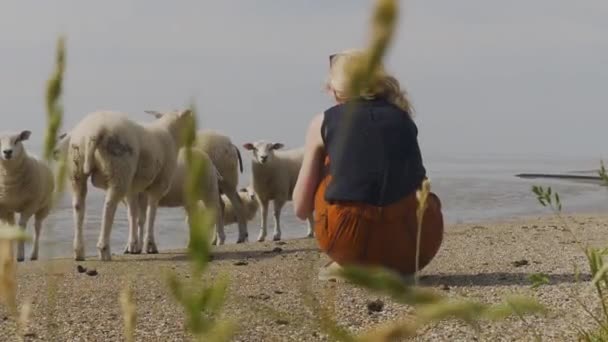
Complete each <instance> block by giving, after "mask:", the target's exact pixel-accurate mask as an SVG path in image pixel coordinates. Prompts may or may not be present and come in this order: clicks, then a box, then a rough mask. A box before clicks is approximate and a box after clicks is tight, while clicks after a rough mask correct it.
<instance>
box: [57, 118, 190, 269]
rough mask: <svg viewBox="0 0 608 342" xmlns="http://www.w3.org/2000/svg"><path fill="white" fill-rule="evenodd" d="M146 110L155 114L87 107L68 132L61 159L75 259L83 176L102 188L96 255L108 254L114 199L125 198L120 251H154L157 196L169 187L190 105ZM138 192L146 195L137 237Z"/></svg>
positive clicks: (79, 248)
mask: <svg viewBox="0 0 608 342" xmlns="http://www.w3.org/2000/svg"><path fill="white" fill-rule="evenodd" d="M147 112H148V113H150V114H152V115H154V116H155V117H156V118H157V120H155V121H153V122H150V123H145V124H139V123H136V122H134V121H131V120H130V119H129V118H128V117H127V115H126V114H124V113H120V112H113V111H96V112H92V113H90V114H88V115H87V116H85V118H83V119H82V120H81V121H80V122H79V123H78V124H77V125H76V126H75V127H74V129H73V130H72V131H71V132H70V134H69V147H68V151H67V153H68V156H67V157H68V158H67V160H68V163H70V164H69V167H68V176H69V180H70V183H71V186H72V193H73V195H72V204H73V212H74V223H75V229H74V259H75V260H84V256H85V252H84V244H83V232H82V225H83V221H84V211H85V200H86V195H87V180H88V178H89V177H91V182H92V183H93V185H94V186H96V187H99V188H101V189H105V190H106V196H105V203H104V208H103V217H102V222H101V230H100V234H99V239H98V242H97V249H98V254H99V258H100V260H102V261H109V260H111V251H110V233H111V229H112V224H113V221H114V215H115V213H116V208H117V205H118V202H119V201H121V200H123V199H125V198H126V202H127V207H128V214H129V238H128V242H127V246H126V248H125V252H128V253H141V251H142V249H143V250H145V251H146V252H147V253H158V248H157V246H156V242H155V238H154V220H155V217H156V210H157V207H158V202H159V201H160V199H161V198H162V197H163V196H164V195H165V194H166V193H167V192H168V191H169V188H170V185H171V180H172V177H173V173H174V172H175V168H176V165H177V154H178V149H179V147H181V142H182V139H181V132H182V130H183V129H185V128H186V127H187V126H188V125H189V124H192V122H193V114H192V111H191V110H183V111H173V112H169V113H159V112H155V111H147ZM64 139H65V137H64ZM60 149H61V146H60ZM140 192H145V194H146V197H147V212H146V227H145V228H146V229H145V235H144V237H143V243H142V239H141V238H140V237H139V236H138V232H137V222H138V219H139V218H138V217H139V210H138V205H139V193H140Z"/></svg>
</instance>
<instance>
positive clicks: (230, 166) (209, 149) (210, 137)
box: [196, 130, 249, 243]
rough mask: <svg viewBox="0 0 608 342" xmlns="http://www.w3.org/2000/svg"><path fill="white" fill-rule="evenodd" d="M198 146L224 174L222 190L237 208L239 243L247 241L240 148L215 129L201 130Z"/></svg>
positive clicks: (221, 173) (197, 141)
mask: <svg viewBox="0 0 608 342" xmlns="http://www.w3.org/2000/svg"><path fill="white" fill-rule="evenodd" d="M196 147H197V148H199V149H201V150H203V151H205V152H206V153H207V154H208V155H209V158H211V161H212V162H213V164H214V165H215V167H217V169H218V171H219V173H220V175H222V180H221V181H220V192H221V193H222V194H224V195H226V197H227V198H228V199H229V200H230V202H231V203H232V205H233V206H234V208H235V209H236V210H235V212H236V215H237V222H238V225H239V236H238V239H237V243H242V242H245V241H247V238H248V235H249V234H248V233H247V218H246V213H245V208H244V207H243V203H242V201H241V198H240V196H239V195H238V192H237V186H238V182H239V180H238V176H239V168H240V171H241V173H242V172H243V161H242V159H241V153H240V152H239V149H238V148H237V147H236V146H235V145H234V144H233V143H232V141H231V140H230V138H229V137H227V136H225V135H223V134H220V133H218V132H216V131H213V130H201V131H199V132H197V136H196Z"/></svg>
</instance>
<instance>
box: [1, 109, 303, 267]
mask: <svg viewBox="0 0 608 342" xmlns="http://www.w3.org/2000/svg"><path fill="white" fill-rule="evenodd" d="M146 113H148V114H151V115H153V116H154V117H155V118H156V119H155V120H153V121H151V122H147V123H139V122H136V121H134V120H132V119H131V118H129V117H128V115H127V114H124V113H120V112H112V111H97V112H93V113H90V114H88V115H86V116H85V117H84V118H83V119H82V120H81V121H80V122H79V123H78V124H77V125H76V126H75V127H74V128H73V129H72V130H70V131H69V132H68V133H64V134H62V135H61V136H60V138H59V141H58V142H57V147H56V149H55V151H54V152H55V157H56V158H60V157H61V156H65V157H66V158H67V159H66V161H67V174H68V183H69V184H70V185H71V190H72V205H73V215H74V226H75V227H74V259H75V260H84V258H85V250H84V243H83V223H84V218H85V210H86V197H87V188H88V181H89V179H90V180H91V184H92V185H93V186H94V187H96V188H98V189H102V190H104V191H105V200H104V206H103V210H102V220H101V230H100V233H99V239H98V242H97V249H98V253H99V258H100V259H101V260H111V252H110V234H111V230H112V225H113V222H114V215H115V213H116V209H117V206H118V205H119V204H120V203H125V204H126V206H127V212H128V219H129V220H128V222H129V234H128V241H127V244H126V247H125V249H124V252H125V253H134V254H137V253H142V251H145V252H146V253H158V248H157V246H156V240H155V237H154V235H155V234H154V221H155V218H156V211H157V208H158V207H184V209H189V208H186V207H185V206H186V201H185V197H184V190H185V180H186V177H185V176H186V159H185V154H184V150H183V148H182V147H183V146H182V141H183V140H182V139H181V134H182V132H183V131H184V130H185V129H186V128H187V127H188V125H190V124H192V122H193V121H192V116H193V114H192V112H191V111H190V110H182V111H171V112H164V113H161V112H157V111H146ZM30 135H31V132H30V131H23V132H21V133H16V134H12V133H4V134H0V220H2V221H3V222H4V223H8V224H15V215H16V214H19V215H20V216H19V221H18V224H19V226H20V227H21V228H22V229H25V228H26V226H27V223H28V221H29V220H30V218H31V217H32V216H34V218H35V223H34V226H35V229H34V239H33V248H32V252H31V259H32V260H36V259H37V258H38V244H39V237H40V230H41V227H42V222H43V221H44V219H45V218H46V217H47V216H48V214H49V212H50V210H51V208H50V207H51V201H52V193H53V190H54V187H55V184H54V180H53V174H52V172H51V169H50V168H49V166H48V165H46V163H44V162H42V161H39V160H38V159H36V158H34V157H32V156H29V155H28V154H27V152H26V150H25V148H24V146H23V142H24V141H25V140H27V139H29V137H30ZM243 147H244V148H245V149H247V150H249V151H251V152H252V154H253V158H252V163H251V168H252V180H251V184H250V185H249V186H248V187H246V188H244V189H240V190H238V191H237V187H238V176H239V171H240V172H243V164H242V159H241V155H240V152H239V149H238V148H237V147H236V146H235V145H234V144H233V143H232V141H231V139H230V138H229V137H227V136H225V135H222V134H220V133H218V132H215V131H212V130H202V131H199V132H197V135H196V141H195V145H194V148H193V149H192V152H193V153H192V156H193V158H195V159H198V160H199V161H200V162H202V163H203V165H206V167H207V169H206V170H205V172H204V177H205V179H202V180H201V182H200V184H201V187H202V188H201V189H199V190H200V191H199V193H200V198H199V202H198V205H200V206H201V207H204V208H207V209H211V210H213V211H214V212H215V213H216V215H215V231H214V235H213V238H212V240H213V243H214V244H223V243H224V242H225V238H226V235H225V232H224V225H227V224H232V223H237V224H238V239H237V243H242V242H245V241H247V239H248V231H247V222H248V221H250V220H252V219H253V217H254V216H255V214H256V212H257V210H258V207H261V210H262V212H261V214H262V215H261V221H262V222H261V230H260V234H259V236H258V239H257V240H258V241H264V240H265V239H266V235H267V216H268V208H269V202H270V201H273V207H274V223H275V230H274V234H273V240H280V239H281V225H280V215H281V209H282V207H283V206H284V204H285V203H286V202H287V201H290V200H291V199H292V192H293V188H294V186H295V182H296V179H297V177H298V173H299V171H300V167H301V165H302V159H303V152H304V151H303V149H293V150H284V151H282V150H280V149H281V148H282V147H283V144H280V143H268V142H265V141H256V142H253V143H247V144H244V145H243ZM188 212H189V210H186V213H188ZM186 216H187V214H186ZM186 221H187V222H188V217H186ZM307 236H308V237H312V236H313V219H312V216H311V217H309V219H308V232H307ZM24 253H25V252H24V243H23V242H19V244H18V248H17V260H18V261H23V260H24Z"/></svg>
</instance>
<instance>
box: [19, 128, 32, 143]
mask: <svg viewBox="0 0 608 342" xmlns="http://www.w3.org/2000/svg"><path fill="white" fill-rule="evenodd" d="M30 135H32V132H30V131H27V130H26V131H22V132H21V133H19V137H18V138H17V142H19V141H25V140H27V139H29V138H30Z"/></svg>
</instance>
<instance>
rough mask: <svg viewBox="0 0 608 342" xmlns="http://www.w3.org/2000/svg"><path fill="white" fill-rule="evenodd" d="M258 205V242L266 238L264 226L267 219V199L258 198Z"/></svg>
mask: <svg viewBox="0 0 608 342" xmlns="http://www.w3.org/2000/svg"><path fill="white" fill-rule="evenodd" d="M260 206H261V207H262V213H261V214H262V215H261V216H262V227H261V229H260V235H259V236H258V242H262V241H264V240H266V228H267V220H268V200H264V201H262V200H260Z"/></svg>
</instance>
